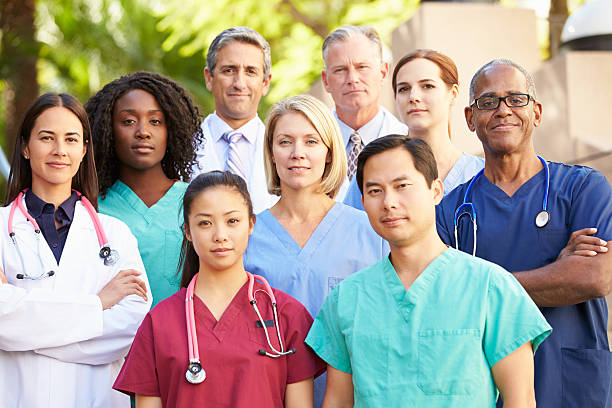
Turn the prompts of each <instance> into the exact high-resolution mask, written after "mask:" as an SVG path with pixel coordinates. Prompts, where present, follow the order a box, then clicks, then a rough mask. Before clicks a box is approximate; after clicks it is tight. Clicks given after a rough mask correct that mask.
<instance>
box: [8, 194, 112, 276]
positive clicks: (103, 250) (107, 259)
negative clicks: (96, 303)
mask: <svg viewBox="0 0 612 408" xmlns="http://www.w3.org/2000/svg"><path fill="white" fill-rule="evenodd" d="M26 191H28V189H27V188H26V189H25V190H23V191H21V192H20V193H19V194H18V195H17V198H16V199H15V200H14V201H13V204H12V205H11V210H10V212H9V218H8V234H9V237H10V238H11V241H13V245H15V248H16V249H17V255H18V256H19V261H20V262H21V270H22V271H23V273H18V274H17V275H16V278H17V279H30V280H40V279H44V278H50V277H51V276H53V275H55V271H54V270H49V271H46V272H45V267H44V265H43V262H42V257H41V256H40V245H41V241H42V239H41V237H40V236H41V231H40V227H39V226H38V223H37V222H36V220H35V219H34V217H32V216H31V215H30V214H29V213H28V211H27V210H26V208H25V206H24V205H23V202H22V201H23V195H24V194H25V192H26ZM73 191H74V192H75V193H76V195H77V197H78V198H79V200H81V203H82V204H83V207H85V210H86V211H87V213H89V216H90V217H91V220H92V222H93V224H94V228H95V230H96V236H97V237H98V244H99V245H100V252H98V255H99V256H100V258H102V259H103V260H104V265H107V266H112V265H114V264H116V263H117V261H119V253H118V252H117V251H116V250H114V249H111V247H110V245H109V243H108V239H107V238H106V234H105V233H104V229H102V224H101V223H100V218H99V217H98V213H97V212H96V210H95V208H93V205H91V203H90V202H89V200H88V199H87V197H85V196H84V195H82V194H81V193H79V192H78V191H76V190H73ZM17 208H19V211H21V213H22V214H23V216H24V217H26V218H27V220H28V221H29V222H30V224H32V226H33V227H34V233H35V236H36V242H37V247H38V262H39V263H40V270H41V273H40V275H36V276H32V275H29V274H28V272H27V270H26V267H25V262H24V261H23V254H22V253H21V249H20V248H19V245H18V244H17V239H16V237H15V230H13V217H14V215H15V210H16V209H17Z"/></svg>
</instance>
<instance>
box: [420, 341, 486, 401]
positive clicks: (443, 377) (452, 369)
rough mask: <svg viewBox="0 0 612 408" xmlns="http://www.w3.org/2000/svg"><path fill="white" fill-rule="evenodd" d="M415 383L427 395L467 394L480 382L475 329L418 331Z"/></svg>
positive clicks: (479, 347) (478, 353) (480, 361)
mask: <svg viewBox="0 0 612 408" xmlns="http://www.w3.org/2000/svg"><path fill="white" fill-rule="evenodd" d="M418 353H419V362H418V369H419V371H418V380H417V384H418V386H419V388H420V389H421V391H423V392H424V393H425V394H427V395H471V394H473V393H475V392H476V390H477V387H478V386H479V384H480V383H481V382H482V378H484V377H483V375H482V373H481V371H482V360H483V357H482V354H483V351H482V339H481V336H480V330H479V329H456V330H422V331H419V351H418Z"/></svg>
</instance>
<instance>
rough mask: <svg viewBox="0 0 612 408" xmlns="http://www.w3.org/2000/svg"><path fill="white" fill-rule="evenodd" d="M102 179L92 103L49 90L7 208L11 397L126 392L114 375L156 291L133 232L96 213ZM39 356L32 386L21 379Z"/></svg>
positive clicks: (3, 246) (3, 274)
mask: <svg viewBox="0 0 612 408" xmlns="http://www.w3.org/2000/svg"><path fill="white" fill-rule="evenodd" d="M97 186H98V185H97V178H96V173H95V166H94V158H93V148H92V133H91V130H90V127H89V121H88V120H87V114H86V113H85V109H84V108H83V106H82V105H81V104H80V102H79V101H78V100H76V98H74V97H73V96H70V95H67V94H53V93H51V94H45V95H42V96H41V97H39V98H38V99H36V101H34V103H33V104H32V105H31V106H30V107H29V108H28V111H27V112H26V114H25V117H24V119H23V122H22V125H21V128H20V131H19V134H18V136H17V143H16V145H15V150H14V154H13V161H12V167H11V174H10V177H9V188H8V194H7V199H6V204H7V206H6V207H3V208H0V229H1V230H3V231H5V232H4V233H3V234H0V266H1V268H0V327H2V330H0V390H3V391H6V392H1V393H0V405H2V406H11V407H14V406H32V407H34V406H35V407H45V408H50V407H58V408H59V407H77V406H79V407H80V406H84V407H85V406H92V405H95V404H101V405H102V406H121V405H125V404H126V403H128V402H127V401H126V400H127V398H126V397H125V396H123V395H121V394H119V393H117V392H114V391H112V390H111V388H110V386H111V383H112V381H113V377H114V375H115V374H114V373H116V372H117V370H118V369H119V367H120V366H121V361H122V360H123V357H124V356H125V353H126V352H127V348H128V347H129V345H130V343H131V341H132V338H133V336H134V334H135V333H136V329H137V328H138V326H139V325H140V322H141V321H142V318H143V317H144V315H145V314H146V312H147V311H148V310H149V307H150V305H151V300H150V298H151V294H150V291H149V289H148V283H147V278H146V275H145V274H144V268H143V266H142V261H141V259H140V256H139V254H138V249H137V246H136V240H135V239H134V236H133V235H132V234H130V231H129V230H128V228H127V227H126V225H125V224H123V223H122V222H121V221H119V220H117V219H114V218H112V217H107V216H104V215H98V214H97V213H96V210H95V206H96V204H97V200H96V199H97V193H98V188H97ZM8 204H10V205H8ZM41 235H42V236H41ZM111 248H112V249H111ZM41 367H44V372H45V375H44V376H43V379H42V380H41V381H36V386H35V387H33V388H32V387H29V386H28V384H29V383H28V382H25V383H24V381H23V378H39V376H40V370H41ZM55 378H61V379H62V381H54V379H55ZM84 384H85V385H84ZM24 385H25V386H24ZM9 390H10V391H9ZM50 395H52V396H53V398H52V399H50V398H49V396H50Z"/></svg>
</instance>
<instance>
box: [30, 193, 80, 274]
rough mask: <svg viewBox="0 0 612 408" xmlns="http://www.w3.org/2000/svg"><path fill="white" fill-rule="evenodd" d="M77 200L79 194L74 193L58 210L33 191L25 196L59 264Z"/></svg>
mask: <svg viewBox="0 0 612 408" xmlns="http://www.w3.org/2000/svg"><path fill="white" fill-rule="evenodd" d="M77 199H78V198H77V194H76V193H75V192H74V191H73V192H72V194H71V195H70V197H69V198H68V199H67V200H66V201H64V202H63V203H62V204H60V206H59V207H57V210H56V209H55V206H54V205H53V204H51V203H47V202H44V201H43V200H41V199H40V198H39V197H38V196H37V195H36V194H34V193H33V192H32V190H28V191H27V192H26V194H25V203H26V207H27V208H28V212H29V213H30V215H31V216H32V218H34V219H35V220H36V222H37V223H38V226H39V227H40V231H41V232H42V234H43V237H45V241H47V244H48V245H49V248H50V249H51V252H53V256H55V260H56V261H57V263H58V264H59V261H60V258H61V256H62V251H63V250H64V245H65V244H66V238H67V237H68V231H69V230H70V224H72V218H73V217H74V206H75V204H76V201H77ZM55 220H57V222H58V223H59V224H60V226H59V227H58V228H55Z"/></svg>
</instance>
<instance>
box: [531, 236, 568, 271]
mask: <svg viewBox="0 0 612 408" xmlns="http://www.w3.org/2000/svg"><path fill="white" fill-rule="evenodd" d="M571 233H572V231H567V230H565V229H558V228H547V227H544V228H542V229H541V230H538V248H539V251H540V253H541V254H545V255H546V256H548V258H546V259H544V260H543V263H542V265H548V264H549V263H552V262H554V261H555V260H556V259H557V256H558V255H559V252H561V250H562V249H563V248H564V247H565V245H567V240H568V239H569V236H570V234H571Z"/></svg>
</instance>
